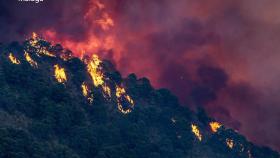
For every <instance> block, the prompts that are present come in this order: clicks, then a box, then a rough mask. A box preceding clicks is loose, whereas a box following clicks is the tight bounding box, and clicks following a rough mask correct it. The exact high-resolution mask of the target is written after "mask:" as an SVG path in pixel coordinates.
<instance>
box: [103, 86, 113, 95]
mask: <svg viewBox="0 0 280 158" xmlns="http://www.w3.org/2000/svg"><path fill="white" fill-rule="evenodd" d="M102 89H103V93H104V94H105V96H104V97H111V89H110V87H109V86H107V85H106V84H104V85H102Z"/></svg>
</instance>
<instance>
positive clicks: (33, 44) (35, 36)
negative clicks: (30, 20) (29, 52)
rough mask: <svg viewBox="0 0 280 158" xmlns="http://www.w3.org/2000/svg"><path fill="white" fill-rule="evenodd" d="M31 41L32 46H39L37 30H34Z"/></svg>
mask: <svg viewBox="0 0 280 158" xmlns="http://www.w3.org/2000/svg"><path fill="white" fill-rule="evenodd" d="M29 43H30V45H31V46H32V47H36V48H37V44H38V35H37V33H35V32H32V37H31V39H30V40H29Z"/></svg>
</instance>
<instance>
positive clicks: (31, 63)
mask: <svg viewBox="0 0 280 158" xmlns="http://www.w3.org/2000/svg"><path fill="white" fill-rule="evenodd" d="M24 57H25V59H26V61H28V62H29V64H30V65H31V66H32V67H35V68H37V67H38V65H37V62H36V61H34V60H33V59H32V58H31V56H30V55H29V53H27V52H26V51H25V52H24Z"/></svg>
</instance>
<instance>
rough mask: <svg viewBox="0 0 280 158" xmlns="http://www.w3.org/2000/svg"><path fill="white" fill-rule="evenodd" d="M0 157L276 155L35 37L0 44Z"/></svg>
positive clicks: (103, 65)
mask: <svg viewBox="0 0 280 158" xmlns="http://www.w3.org/2000/svg"><path fill="white" fill-rule="evenodd" d="M0 88H1V90H0V157H3V158H4V157H5V158H7V157H8V158H10V157H11V158H14V157H16V158H18V157H21V158H23V157H28V158H29V157H30V158H33V157H42V158H43V157H51V158H62V157H67V158H69V157H75V158H92V157H96V158H119V157H123V158H135V157H137V158H147V157H149V158H170V157H176V158H181V157H182V158H183V157H184V158H237V157H238V158H279V154H278V153H277V152H275V151H273V150H271V149H270V148H267V147H259V146H256V145H254V144H252V143H250V142H249V141H247V140H246V138H245V137H244V136H242V135H240V134H239V133H238V132H236V131H234V130H232V129H230V128H227V127H226V126H224V125H222V124H220V123H219V122H216V121H215V120H214V119H212V118H210V117H208V116H207V114H206V113H205V112H204V110H203V109H199V110H198V112H193V111H191V110H190V109H188V108H187V107H183V106H180V105H179V102H178V100H177V98H176V96H174V95H173V94H172V93H171V92H170V91H169V90H167V89H154V88H153V87H152V86H151V84H150V82H149V80H148V79H146V78H140V79H138V78H137V77H136V75H134V74H131V75H129V76H128V77H126V78H123V77H122V76H121V75H120V73H119V72H118V71H117V70H116V69H115V68H114V66H113V64H112V63H110V62H109V61H106V60H101V59H99V58H98V56H96V55H93V56H92V57H84V58H83V59H79V58H76V57H73V56H72V53H71V51H69V50H65V49H63V47H62V46H61V45H59V44H57V45H52V44H51V43H49V42H47V41H45V40H43V39H40V38H39V37H37V36H36V35H35V34H34V36H33V37H32V38H31V39H29V40H27V41H25V42H24V43H19V42H13V43H10V44H7V45H4V44H2V45H0Z"/></svg>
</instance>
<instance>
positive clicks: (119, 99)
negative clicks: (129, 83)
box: [116, 86, 134, 114]
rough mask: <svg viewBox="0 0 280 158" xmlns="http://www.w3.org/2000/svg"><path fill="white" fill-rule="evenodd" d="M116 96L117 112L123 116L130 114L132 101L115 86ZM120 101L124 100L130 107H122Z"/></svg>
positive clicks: (121, 88)
mask: <svg viewBox="0 0 280 158" xmlns="http://www.w3.org/2000/svg"><path fill="white" fill-rule="evenodd" d="M116 96H117V104H118V109H119V111H120V112H122V113H123V114H128V113H130V112H131V111H132V109H133V108H134V101H133V100H132V99H131V97H130V96H129V95H128V94H126V91H125V89H124V88H123V87H120V86H116ZM122 99H125V100H126V101H127V102H128V103H129V104H130V107H128V108H124V106H123V105H122Z"/></svg>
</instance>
